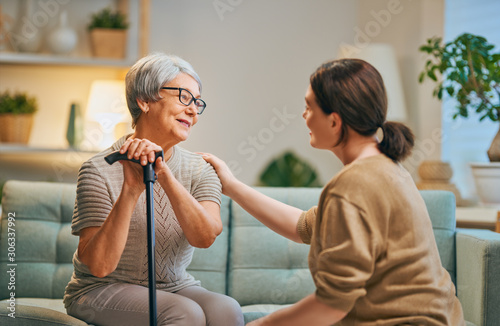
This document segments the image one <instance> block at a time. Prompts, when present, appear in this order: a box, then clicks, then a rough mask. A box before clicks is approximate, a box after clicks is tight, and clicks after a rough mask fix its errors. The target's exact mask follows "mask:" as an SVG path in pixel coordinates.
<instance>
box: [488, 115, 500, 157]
mask: <svg viewBox="0 0 500 326" xmlns="http://www.w3.org/2000/svg"><path fill="white" fill-rule="evenodd" d="M488 158H489V159H490V162H500V124H499V129H498V132H497V134H496V135H495V137H494V138H493V141H492V142H491V146H490V148H489V149H488Z"/></svg>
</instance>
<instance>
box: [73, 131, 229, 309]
mask: <svg viewBox="0 0 500 326" xmlns="http://www.w3.org/2000/svg"><path fill="white" fill-rule="evenodd" d="M125 139H126V137H123V138H122V139H120V140H119V141H118V142H116V143H115V144H114V145H113V146H112V147H111V148H109V149H107V150H105V151H104V152H102V153H100V154H97V155H96V156H94V157H92V158H91V159H89V160H88V161H87V162H85V163H84V164H83V165H82V167H81V169H80V172H79V175H78V184H77V191H76V192H77V193H76V201H75V209H74V212H73V220H72V226H71V227H72V233H73V234H74V235H78V234H79V232H80V230H82V229H83V228H86V227H91V226H101V225H102V224H103V223H104V221H105V219H106V218H107V216H108V215H109V213H110V211H111V208H112V207H113V204H114V203H115V201H116V200H117V198H118V196H119V194H120V191H121V188H122V184H123V170H122V165H121V164H118V163H115V164H113V165H108V164H107V163H106V162H105V161H104V157H105V156H106V155H107V154H109V153H110V152H112V151H115V150H118V149H120V147H121V146H122V145H123V143H124V142H125ZM167 165H168V167H169V168H170V170H171V171H172V174H173V175H174V176H175V178H176V179H177V180H178V181H179V182H180V183H181V184H182V185H183V186H184V187H185V188H186V189H187V190H188V191H189V192H190V193H191V195H192V196H193V197H194V198H195V199H196V200H198V201H204V200H210V201H214V202H216V203H218V204H219V205H220V203H221V184H220V181H219V178H218V177H217V174H216V173H215V170H214V169H213V167H212V166H211V165H210V164H208V163H207V162H205V160H203V158H201V156H200V155H197V154H194V153H191V152H189V151H186V150H184V149H182V148H180V147H178V146H174V147H173V153H172V156H171V157H170V158H169V159H168V161H167ZM153 197H154V206H155V213H154V217H155V238H156V255H155V265H156V285H157V288H158V289H163V290H166V291H170V292H174V291H178V290H180V289H182V288H184V287H187V286H190V285H194V284H199V282H198V281H196V280H195V279H194V278H193V277H192V276H191V275H190V274H189V273H188V272H187V271H186V268H187V267H188V265H189V263H190V262H191V259H192V256H193V251H194V248H193V247H192V246H191V245H190V244H189V242H188V241H187V239H186V237H185V236H184V232H183V231H182V228H181V227H180V225H179V223H178V221H177V218H176V216H175V214H174V212H173V209H172V205H171V203H170V201H169V199H168V197H167V195H166V194H165V192H164V191H163V189H162V187H161V186H160V184H159V183H158V182H156V183H155V184H154V194H153ZM146 216H147V212H146V193H145V192H144V193H143V194H142V195H141V197H140V198H139V200H138V202H137V205H136V207H135V210H134V212H133V214H132V218H131V223H130V229H129V234H128V239H127V243H126V246H125V249H124V251H123V254H122V256H121V259H120V262H119V263H118V267H117V268H116V270H115V271H114V272H113V273H111V274H110V275H108V276H106V277H104V278H97V277H94V276H93V275H92V274H91V273H90V271H89V269H88V268H87V266H86V265H85V264H83V263H82V262H81V261H80V259H79V257H78V250H77V251H76V252H75V254H74V256H73V265H74V272H73V276H72V278H71V281H70V282H69V284H68V286H67V287H66V293H65V296H64V303H65V305H66V306H69V305H70V304H71V302H73V300H76V299H77V298H78V297H79V296H81V295H82V294H84V293H86V292H88V291H90V290H92V289H94V288H96V287H99V286H102V285H103V284H109V283H115V282H125V283H130V284H138V285H143V286H148V253H147V231H146V225H147V219H146Z"/></svg>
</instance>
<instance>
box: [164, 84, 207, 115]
mask: <svg viewBox="0 0 500 326" xmlns="http://www.w3.org/2000/svg"><path fill="white" fill-rule="evenodd" d="M161 89H177V90H179V101H180V102H181V103H182V104H184V105H185V106H189V105H191V103H193V101H194V104H195V105H196V109H197V110H198V114H202V113H203V110H205V108H206V107H207V104H206V103H205V101H203V100H202V99H201V98H194V95H193V94H191V92H190V91H188V90H187V89H185V88H181V87H162V88H161Z"/></svg>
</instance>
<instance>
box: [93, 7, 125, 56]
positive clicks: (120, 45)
mask: <svg viewBox="0 0 500 326" xmlns="http://www.w3.org/2000/svg"><path fill="white" fill-rule="evenodd" d="M87 27H88V30H89V32H90V40H91V44H92V53H93V55H94V56H95V57H100V58H110V59H123V58H124V57H125V49H126V45H127V29H128V27H129V23H128V21H127V16H126V15H125V14H123V13H121V12H120V11H113V10H112V9H111V8H104V9H102V10H101V11H99V12H97V13H94V14H93V15H92V17H91V20H90V23H89V24H88V26H87Z"/></svg>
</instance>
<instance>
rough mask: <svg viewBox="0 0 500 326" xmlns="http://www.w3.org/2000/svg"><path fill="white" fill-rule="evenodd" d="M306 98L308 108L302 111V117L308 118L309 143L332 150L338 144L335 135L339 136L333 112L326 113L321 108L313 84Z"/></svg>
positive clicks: (308, 89)
mask: <svg viewBox="0 0 500 326" xmlns="http://www.w3.org/2000/svg"><path fill="white" fill-rule="evenodd" d="M305 100H306V109H305V110H304V113H302V117H303V118H304V119H305V120H306V125H307V127H308V128H309V130H310V132H309V135H310V137H311V139H310V141H309V143H310V144H311V146H312V147H314V148H318V149H329V150H331V149H332V147H333V145H334V144H336V138H335V137H338V135H336V132H335V130H336V129H335V128H332V126H333V125H334V120H333V113H332V114H325V113H324V112H323V110H321V108H320V106H319V104H318V102H317V101H316V95H314V92H313V90H312V88H311V85H309V87H308V88H307V92H306V97H305Z"/></svg>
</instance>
